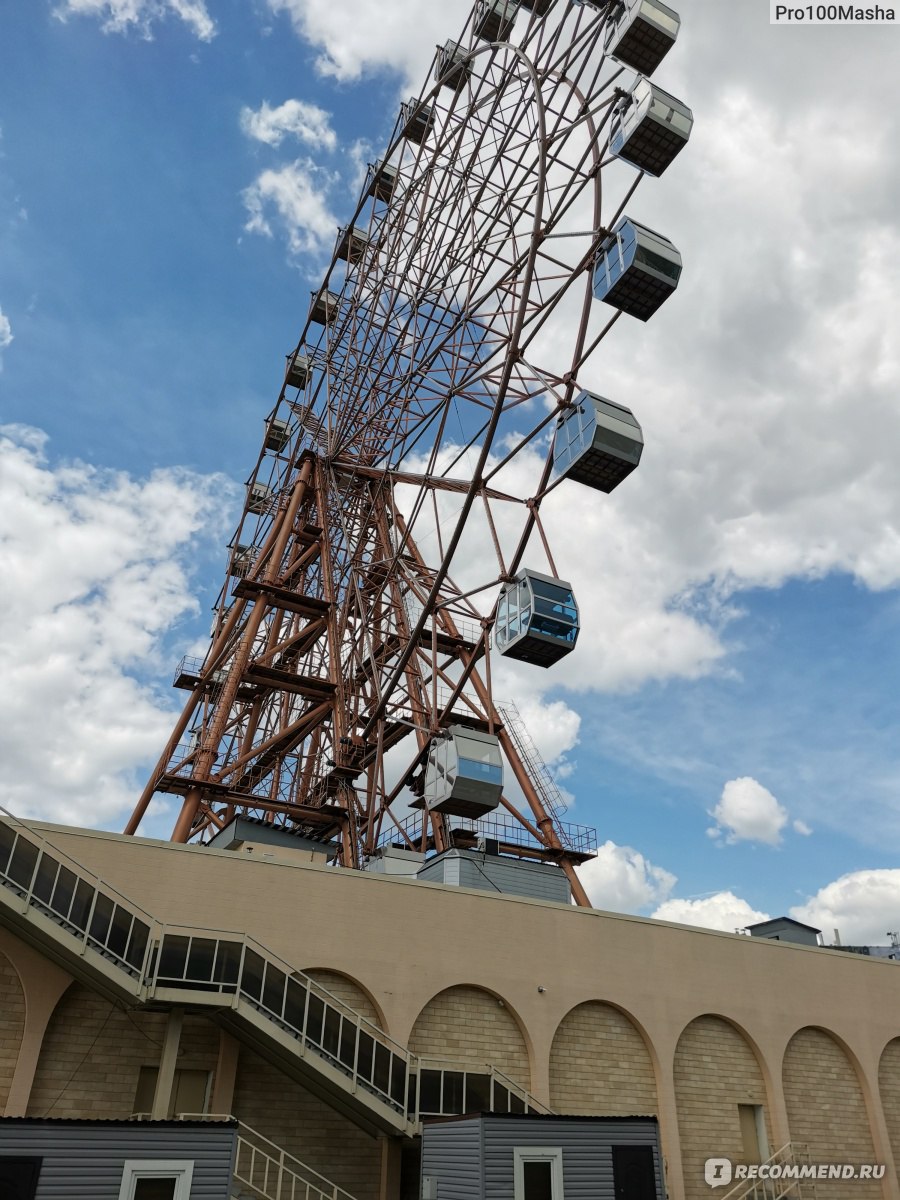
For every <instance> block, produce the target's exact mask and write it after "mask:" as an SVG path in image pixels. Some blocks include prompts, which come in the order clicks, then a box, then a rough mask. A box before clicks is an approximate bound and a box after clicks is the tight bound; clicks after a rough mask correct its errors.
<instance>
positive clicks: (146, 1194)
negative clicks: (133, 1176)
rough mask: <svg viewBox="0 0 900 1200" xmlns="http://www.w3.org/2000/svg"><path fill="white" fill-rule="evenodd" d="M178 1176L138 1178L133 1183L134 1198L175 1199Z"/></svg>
mask: <svg viewBox="0 0 900 1200" xmlns="http://www.w3.org/2000/svg"><path fill="white" fill-rule="evenodd" d="M177 1186H178V1176H177V1175H171V1176H169V1177H168V1178H166V1179H138V1180H136V1181H135V1184H134V1200H175V1189H176V1187H177Z"/></svg>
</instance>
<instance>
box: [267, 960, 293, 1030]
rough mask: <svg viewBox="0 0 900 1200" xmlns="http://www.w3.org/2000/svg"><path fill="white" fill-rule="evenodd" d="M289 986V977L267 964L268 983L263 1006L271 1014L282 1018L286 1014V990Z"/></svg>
mask: <svg viewBox="0 0 900 1200" xmlns="http://www.w3.org/2000/svg"><path fill="white" fill-rule="evenodd" d="M286 986H287V976H286V975H285V973H284V971H279V970H278V968H277V967H273V966H272V964H271V963H266V982H265V986H264V988H263V997H262V1000H263V1004H264V1005H265V1006H266V1008H267V1009H269V1011H270V1012H273V1013H275V1015H276V1016H277V1017H280V1016H281V1014H282V1012H284V989H285V987H286Z"/></svg>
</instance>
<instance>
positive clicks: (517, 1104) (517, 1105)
mask: <svg viewBox="0 0 900 1200" xmlns="http://www.w3.org/2000/svg"><path fill="white" fill-rule="evenodd" d="M509 1111H510V1112H511V1113H523V1112H524V1111H525V1101H524V1100H523V1099H522V1097H521V1096H517V1095H516V1093H515V1092H510V1093H509Z"/></svg>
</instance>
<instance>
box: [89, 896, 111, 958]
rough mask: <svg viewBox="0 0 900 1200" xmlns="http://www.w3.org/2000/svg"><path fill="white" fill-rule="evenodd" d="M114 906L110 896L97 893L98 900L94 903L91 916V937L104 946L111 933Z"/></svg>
mask: <svg viewBox="0 0 900 1200" xmlns="http://www.w3.org/2000/svg"><path fill="white" fill-rule="evenodd" d="M114 907H115V905H114V904H113V902H112V900H110V898H109V896H104V895H103V893H102V892H98V893H97V902H96V904H95V905H94V913H93V916H92V917H91V937H92V938H93V939H94V940H95V941H97V942H99V943H100V944H101V945H102V946H105V945H106V938H107V936H108V934H109V923H110V921H111V920H112V915H113V908H114Z"/></svg>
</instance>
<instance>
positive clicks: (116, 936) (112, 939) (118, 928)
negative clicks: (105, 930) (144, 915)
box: [106, 904, 134, 958]
mask: <svg viewBox="0 0 900 1200" xmlns="http://www.w3.org/2000/svg"><path fill="white" fill-rule="evenodd" d="M133 920H134V918H133V917H132V915H131V913H130V912H129V911H128V909H127V908H122V906H121V905H120V904H117V905H116V907H115V911H114V912H113V919H112V924H111V925H110V927H109V937H108V938H107V939H106V945H107V947H108V948H109V949H110V950H111V951H112V953H113V954H117V955H118V956H119V958H124V957H125V950H126V948H127V946H128V937H129V935H130V933H131V922H132V921H133Z"/></svg>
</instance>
